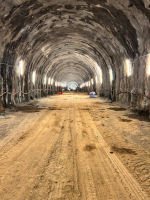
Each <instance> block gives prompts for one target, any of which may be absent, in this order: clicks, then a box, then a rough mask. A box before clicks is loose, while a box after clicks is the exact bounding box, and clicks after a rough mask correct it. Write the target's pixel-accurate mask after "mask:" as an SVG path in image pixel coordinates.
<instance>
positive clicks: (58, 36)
mask: <svg viewBox="0 0 150 200" xmlns="http://www.w3.org/2000/svg"><path fill="white" fill-rule="evenodd" d="M128 3H129V1H128ZM118 4H120V3H118V2H116V3H115V4H113V5H112V4H111V1H109V2H108V1H89V0H86V1H82V2H79V1H71V3H70V4H69V3H68V1H58V0H57V3H56V1H51V2H47V1H44V0H43V1H42V0H40V1H34V0H32V1H24V2H23V3H21V1H11V2H10V1H4V2H3V3H2V5H3V9H2V16H3V17H2V23H3V25H4V26H5V27H7V28H6V30H5V29H3V31H4V32H5V31H6V32H7V31H8V30H9V31H10V32H11V34H10V38H7V36H6V37H4V41H3V44H4V45H5V47H4V49H5V50H4V53H3V56H2V61H3V62H5V63H7V62H8V58H9V63H11V64H14V65H15V60H17V58H18V57H19V58H20V59H23V60H25V61H26V62H25V63H26V70H27V71H31V72H32V71H33V70H36V71H37V72H38V73H40V74H43V75H45V74H47V75H48V76H50V75H52V74H53V75H55V79H59V80H60V81H61V77H64V73H65V69H66V80H67V77H68V76H67V74H69V71H68V70H69V67H67V66H70V68H71V70H72V74H74V73H75V71H76V70H79V73H78V74H80V76H82V80H83V81H87V80H88V79H90V78H92V77H93V76H94V75H96V71H95V69H94V67H93V66H92V65H91V62H90V63H87V60H86V59H82V62H81V61H79V59H78V58H77V57H76V56H75V54H76V52H77V53H78V54H81V55H83V56H84V57H86V56H88V57H90V58H91V59H92V60H93V62H96V63H97V64H98V66H100V67H101V68H102V71H106V70H108V67H107V66H108V65H111V67H112V69H114V68H115V65H114V64H115V63H114V62H115V60H117V59H118V58H119V56H120V55H121V54H123V53H124V54H125V55H128V56H130V57H132V58H134V57H135V55H136V54H138V53H139V52H138V41H137V35H136V29H135V27H134V26H133V25H132V24H131V22H130V20H129V19H128V17H127V16H126V14H125V12H124V11H122V10H119V9H118V8H117V6H118ZM122 4H123V2H122ZM124 4H125V3H124ZM126 4H127V3H126ZM132 4H135V2H132ZM128 5H130V4H128ZM138 5H139V6H140V5H141V6H142V7H141V11H142V12H144V9H143V4H138ZM138 5H137V3H136V5H135V6H134V9H135V10H136V9H137V7H138ZM130 8H131V10H133V8H132V7H131V6H129V7H128V6H126V7H124V10H125V11H127V10H128V11H129V10H130ZM131 10H130V11H131ZM147 12H148V11H146V13H147ZM133 14H134V13H133ZM42 49H43V51H42ZM14 51H15V53H13V52H14ZM11 55H13V58H12V56H11ZM71 61H72V62H71ZM71 63H74V64H71ZM66 64H67V66H66ZM76 64H77V65H76ZM79 65H80V67H79ZM71 66H73V67H71ZM75 66H78V68H77V69H75ZM62 68H64V70H63V76H61V73H60V71H61V70H62ZM106 68H107V69H106ZM83 71H84V72H86V73H87V74H86V75H85V74H84V73H81V72H83ZM57 74H58V75H57ZM76 75H77V74H76ZM89 75H90V76H89ZM76 77H77V76H76Z"/></svg>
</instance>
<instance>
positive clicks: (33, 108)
mask: <svg viewBox="0 0 150 200" xmlns="http://www.w3.org/2000/svg"><path fill="white" fill-rule="evenodd" d="M43 109H44V108H38V107H36V106H31V105H27V106H20V107H19V106H18V107H15V110H16V111H21V112H26V113H32V112H39V111H40V110H43Z"/></svg>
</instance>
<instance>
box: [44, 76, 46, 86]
mask: <svg viewBox="0 0 150 200" xmlns="http://www.w3.org/2000/svg"><path fill="white" fill-rule="evenodd" d="M44 84H46V75H45V77H44Z"/></svg>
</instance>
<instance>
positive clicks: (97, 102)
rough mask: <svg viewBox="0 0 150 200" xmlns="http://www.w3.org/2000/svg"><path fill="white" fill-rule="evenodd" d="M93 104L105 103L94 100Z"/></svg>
mask: <svg viewBox="0 0 150 200" xmlns="http://www.w3.org/2000/svg"><path fill="white" fill-rule="evenodd" d="M94 103H95V104H105V103H103V102H99V101H96V102H94Z"/></svg>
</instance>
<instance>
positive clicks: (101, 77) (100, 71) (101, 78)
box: [99, 67, 103, 84]
mask: <svg viewBox="0 0 150 200" xmlns="http://www.w3.org/2000/svg"><path fill="white" fill-rule="evenodd" d="M99 78H100V84H102V82H103V73H102V69H101V68H100V67H99Z"/></svg>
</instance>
